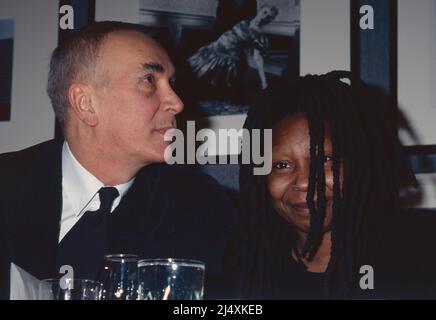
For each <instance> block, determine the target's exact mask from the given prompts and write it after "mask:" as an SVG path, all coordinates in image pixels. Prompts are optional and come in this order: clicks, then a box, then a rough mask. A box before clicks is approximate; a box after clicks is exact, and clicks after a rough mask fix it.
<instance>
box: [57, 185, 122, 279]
mask: <svg viewBox="0 0 436 320" xmlns="http://www.w3.org/2000/svg"><path fill="white" fill-rule="evenodd" d="M98 194H99V196H100V208H99V209H98V210H97V211H94V212H92V211H87V212H85V213H84V214H83V216H82V217H81V218H80V220H79V221H78V222H77V223H76V224H75V225H74V226H73V228H71V230H70V231H69V232H68V233H67V234H66V235H65V237H64V238H63V239H62V241H61V242H60V244H59V246H58V257H57V271H58V272H59V269H60V267H61V266H63V265H70V266H72V267H73V269H74V278H76V279H91V280H95V279H96V277H97V275H98V272H99V269H100V266H101V261H102V257H103V256H104V255H105V254H107V252H106V251H107V240H108V239H107V236H108V222H109V213H110V210H111V208H112V204H113V202H114V200H115V198H117V197H118V196H119V193H118V190H117V189H115V188H113V187H105V188H101V189H100V191H99V192H98Z"/></svg>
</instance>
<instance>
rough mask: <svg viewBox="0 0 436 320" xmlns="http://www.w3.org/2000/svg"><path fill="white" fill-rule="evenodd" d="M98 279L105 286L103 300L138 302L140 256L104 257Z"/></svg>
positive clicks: (113, 255) (115, 255) (114, 255)
mask: <svg viewBox="0 0 436 320" xmlns="http://www.w3.org/2000/svg"><path fill="white" fill-rule="evenodd" d="M98 279H99V281H100V282H101V283H102V284H103V290H102V299H103V300H136V299H137V289H138V256H137V255H134V254H109V255H106V256H104V258H103V262H102V268H101V271H100V275H99V277H98Z"/></svg>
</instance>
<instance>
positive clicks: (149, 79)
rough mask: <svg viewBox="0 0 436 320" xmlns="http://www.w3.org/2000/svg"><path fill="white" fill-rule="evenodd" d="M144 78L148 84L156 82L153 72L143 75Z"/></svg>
mask: <svg viewBox="0 0 436 320" xmlns="http://www.w3.org/2000/svg"><path fill="white" fill-rule="evenodd" d="M143 80H144V82H145V83H147V84H153V83H154V77H153V76H152V75H151V74H148V75H146V76H144V77H143Z"/></svg>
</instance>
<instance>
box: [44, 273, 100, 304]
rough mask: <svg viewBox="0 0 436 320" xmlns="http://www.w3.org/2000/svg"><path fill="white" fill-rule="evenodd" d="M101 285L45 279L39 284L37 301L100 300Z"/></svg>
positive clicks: (90, 281)
mask: <svg viewBox="0 0 436 320" xmlns="http://www.w3.org/2000/svg"><path fill="white" fill-rule="evenodd" d="M101 288H102V286H101V283H100V282H97V281H93V280H86V279H74V280H73V279H62V278H61V279H45V280H41V282H40V283H39V291H38V299H39V300H100V298H101Z"/></svg>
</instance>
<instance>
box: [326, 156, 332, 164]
mask: <svg viewBox="0 0 436 320" xmlns="http://www.w3.org/2000/svg"><path fill="white" fill-rule="evenodd" d="M332 160H333V157H332V156H325V157H324V163H327V162H331V161H332Z"/></svg>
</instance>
